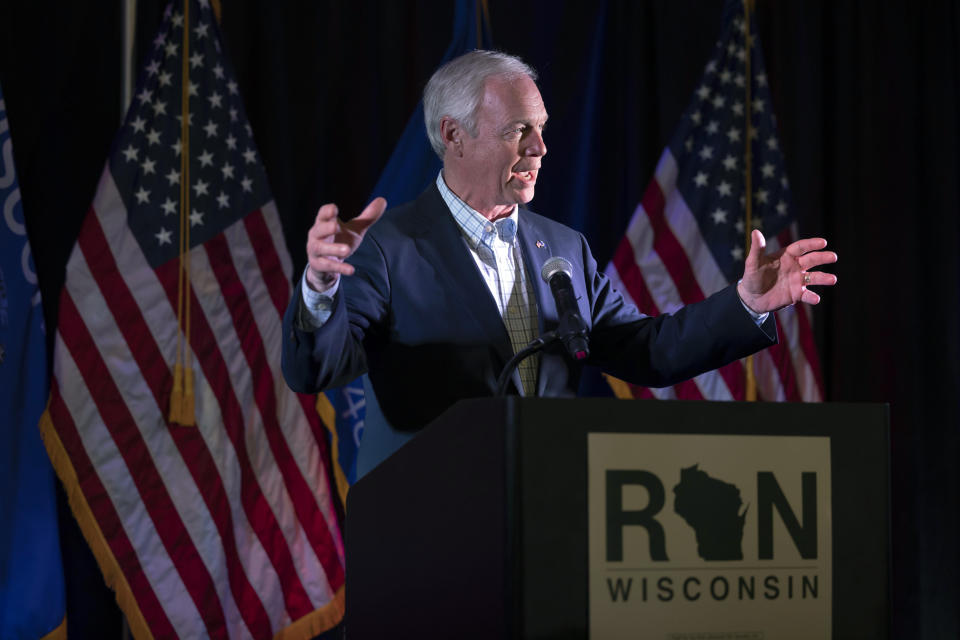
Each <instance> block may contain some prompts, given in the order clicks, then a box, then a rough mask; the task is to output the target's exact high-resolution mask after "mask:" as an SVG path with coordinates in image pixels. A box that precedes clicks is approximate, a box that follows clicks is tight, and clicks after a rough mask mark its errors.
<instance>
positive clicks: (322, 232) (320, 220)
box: [307, 204, 339, 239]
mask: <svg viewBox="0 0 960 640" xmlns="http://www.w3.org/2000/svg"><path fill="white" fill-rule="evenodd" d="M338 211H339V210H338V209H337V205H335V204H325V205H323V206H322V207H320V210H319V211H317V217H316V218H314V220H313V226H312V227H310V231H308V232H307V237H308V239H310V238H326V237H327V236H332V235H333V234H334V233H336V232H337V224H338V223H337V213H338Z"/></svg>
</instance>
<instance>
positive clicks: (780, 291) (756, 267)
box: [737, 230, 837, 313]
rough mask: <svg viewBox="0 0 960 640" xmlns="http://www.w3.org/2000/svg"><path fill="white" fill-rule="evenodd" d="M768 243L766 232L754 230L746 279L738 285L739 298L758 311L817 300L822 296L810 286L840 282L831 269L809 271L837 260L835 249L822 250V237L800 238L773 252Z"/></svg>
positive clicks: (824, 241) (744, 273) (824, 243)
mask: <svg viewBox="0 0 960 640" xmlns="http://www.w3.org/2000/svg"><path fill="white" fill-rule="evenodd" d="M765 246H766V241H765V240H764V238H763V234H762V233H760V232H759V231H757V230H754V232H753V235H752V236H751V243H750V253H749V254H748V255H747V260H746V263H745V265H744V270H743V280H741V282H740V284H739V286H738V287H737V292H738V293H739V294H740V299H741V300H743V302H744V304H746V305H747V306H748V307H750V308H751V309H753V310H754V311H756V312H757V313H766V312H769V311H776V310H778V309H782V308H783V307H786V306H789V305H791V304H795V303H797V302H806V303H807V304H817V303H818V302H820V296H819V295H817V294H816V293H814V292H813V291H810V289H809V288H808V287H810V286H821V285H822V286H829V285H833V284H836V283H837V277H836V276H835V275H833V274H832V273H824V272H822V271H810V269H813V268H814V267H819V266H820V265H824V264H830V263H832V262H836V261H837V254H836V253H834V252H832V251H823V250H822V249H823V248H824V247H826V246H827V241H826V240H824V239H823V238H806V239H804V240H797V241H796V242H794V243H792V244H790V245H788V246H787V247H786V248H784V249H781V250H780V251H777V252H776V253H773V254H770V255H765V254H764V253H763V249H764V247H765Z"/></svg>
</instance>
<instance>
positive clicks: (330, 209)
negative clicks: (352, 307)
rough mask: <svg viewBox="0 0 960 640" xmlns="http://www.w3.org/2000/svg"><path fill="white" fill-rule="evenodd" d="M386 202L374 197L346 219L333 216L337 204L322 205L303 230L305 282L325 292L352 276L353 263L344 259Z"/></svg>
mask: <svg viewBox="0 0 960 640" xmlns="http://www.w3.org/2000/svg"><path fill="white" fill-rule="evenodd" d="M386 208H387V201H386V200H384V199H383V198H374V200H373V202H371V203H370V204H368V205H367V208H366V209H364V210H363V212H362V213H361V214H360V215H359V216H357V217H356V218H353V219H352V220H350V221H349V222H343V221H341V220H340V219H339V218H338V217H337V205H335V204H325V205H323V206H322V207H320V211H318V212H317V218H316V220H314V222H313V226H312V227H310V231H309V232H308V233H307V274H306V277H307V285H308V286H309V287H310V288H311V289H313V290H314V291H320V292H323V291H326V290H327V289H329V288H330V287H332V286H333V285H334V284H335V283H336V282H337V280H338V279H339V278H340V274H341V273H342V274H344V275H347V276H350V275H353V271H354V269H353V265H349V264H347V263H346V262H344V260H346V259H347V258H349V257H350V256H351V255H353V252H354V251H356V250H357V247H359V246H360V242H361V241H363V236H364V235H365V234H366V233H367V229H369V228H370V226H371V225H372V224H373V223H374V222H376V221H377V220H379V219H380V216H382V215H383V212H384V210H385V209H386Z"/></svg>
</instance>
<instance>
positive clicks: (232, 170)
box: [42, 0, 344, 638]
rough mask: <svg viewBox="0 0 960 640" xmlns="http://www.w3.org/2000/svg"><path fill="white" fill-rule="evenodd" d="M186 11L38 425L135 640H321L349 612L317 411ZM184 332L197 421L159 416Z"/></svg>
mask: <svg viewBox="0 0 960 640" xmlns="http://www.w3.org/2000/svg"><path fill="white" fill-rule="evenodd" d="M177 4H178V6H177V8H176V9H174V8H172V7H168V9H167V11H166V13H165V17H164V20H163V24H162V26H161V29H160V33H159V35H158V36H157V37H156V39H155V40H154V42H153V47H152V55H151V56H149V61H148V63H147V65H146V67H145V69H144V70H143V71H142V73H141V77H140V81H139V84H138V88H137V92H136V95H135V98H134V100H133V104H132V105H131V107H130V109H129V112H128V113H127V115H126V119H125V122H124V124H123V126H122V127H121V129H120V131H119V133H118V134H117V137H116V139H115V141H114V144H113V150H112V152H111V154H110V157H109V159H108V160H107V165H106V167H105V169H104V172H103V175H102V177H101V180H100V184H99V186H98V188H97V192H96V195H95V197H94V201H93V204H92V206H91V208H90V210H89V211H88V213H87V216H86V218H85V220H84V224H83V228H82V230H81V232H80V236H79V238H78V240H77V243H76V246H75V247H74V249H73V252H72V254H71V256H70V260H69V263H68V265H67V280H66V285H65V287H64V291H63V293H62V296H61V299H60V310H59V322H58V329H57V334H56V342H55V353H54V376H53V381H52V384H51V395H50V400H49V405H48V409H47V412H46V414H45V416H44V419H43V423H42V430H43V432H44V436H45V441H46V444H47V449H48V451H49V453H50V456H51V459H52V460H53V462H54V466H55V467H56V469H57V471H58V473H59V475H60V477H61V478H62V479H63V481H64V485H65V487H66V489H67V491H68V494H69V496H70V502H71V506H72V508H73V510H74V513H75V515H76V517H77V519H78V521H79V522H80V524H81V527H82V529H83V531H84V534H85V536H86V538H87V540H88V542H89V543H90V545H91V547H92V549H93V551H94V554H95V555H96V557H97V560H98V562H99V564H100V567H101V569H102V570H103V572H104V575H105V578H106V580H107V583H108V584H109V585H111V586H112V587H113V588H114V589H115V590H116V591H117V600H118V602H119V603H120V605H121V607H122V609H123V611H124V613H125V614H126V617H127V620H128V622H129V624H130V627H131V629H132V631H133V633H134V636H135V637H137V638H147V637H162V638H176V637H179V638H200V637H214V638H227V637H231V638H233V637H237V638H249V637H252V638H271V637H274V636H275V635H276V634H277V633H279V632H281V631H284V633H285V634H288V635H285V637H294V638H301V637H312V636H313V635H315V634H317V633H320V632H322V631H324V630H326V629H328V628H330V627H331V626H333V625H335V624H336V623H337V622H339V620H340V619H341V617H342V614H343V602H344V600H343V584H344V556H343V543H342V540H341V535H340V531H339V526H338V522H337V517H336V515H335V509H334V504H333V502H332V501H331V495H332V493H331V486H330V479H329V475H328V470H327V466H326V465H327V463H326V462H325V461H326V460H327V451H326V447H327V444H326V437H325V433H324V430H323V427H322V426H321V424H320V421H319V419H318V416H317V414H316V412H315V410H314V406H313V403H314V397H312V396H297V395H296V394H293V393H292V392H291V391H290V390H289V389H288V388H287V386H286V384H285V383H284V381H283V377H282V375H281V372H280V355H279V354H280V340H281V337H280V324H281V318H282V315H283V311H284V309H285V307H286V304H287V301H288V299H289V296H290V293H291V285H290V281H291V271H292V265H291V261H290V257H289V255H288V253H287V250H286V247H285V244H284V238H283V234H282V231H281V227H280V222H279V218H278V215H277V211H276V207H275V205H274V202H273V200H272V197H271V195H270V192H269V187H268V185H267V179H266V175H265V173H264V170H263V167H262V165H261V162H260V158H259V156H258V153H257V150H256V145H255V144H254V140H253V136H252V132H251V130H250V126H249V124H248V123H247V120H246V116H245V114H244V110H243V105H242V102H241V98H240V94H239V92H238V87H237V83H236V81H235V80H234V77H233V74H232V71H231V70H230V67H229V64H228V63H227V61H226V59H225V57H224V56H223V54H222V50H221V44H220V35H219V30H218V27H217V22H216V20H215V18H214V16H213V14H212V12H211V10H210V7H209V5H208V3H207V2H206V1H204V0H201V1H200V2H197V1H196V0H192V1H190V2H189V4H187V3H177ZM185 35H187V36H188V41H186V42H185V41H184V36H185ZM185 48H186V49H188V53H187V56H186V64H187V67H188V72H187V75H188V78H186V79H185V78H184V77H183V71H182V69H183V66H184V53H185ZM184 81H186V88H187V91H188V94H189V110H188V113H189V115H188V116H187V118H188V123H189V137H188V138H187V140H186V141H185V140H182V139H181V123H182V113H181V104H182V93H181V87H182V85H183V83H184ZM185 149H189V159H188V160H189V178H188V184H186V185H185V186H187V187H188V188H189V197H190V208H189V213H186V212H184V213H185V214H186V216H187V217H186V220H187V222H188V223H189V229H190V235H189V238H190V245H189V265H190V268H189V286H188V287H187V289H186V296H187V297H186V299H187V300H189V301H190V305H191V309H190V313H189V317H186V316H184V317H183V321H182V322H178V274H179V269H180V267H179V265H180V261H179V260H178V255H179V249H178V244H179V239H180V238H179V233H180V231H179V229H180V224H179V222H178V221H179V219H180V218H179V216H180V211H179V202H180V182H181V180H183V176H182V175H181V155H182V152H183V151H184V150H185ZM178 327H179V328H178ZM187 327H189V330H187ZM180 336H184V337H182V338H180V339H182V340H184V341H186V340H187V338H186V336H189V341H188V342H185V344H187V345H188V347H185V348H188V349H189V357H190V359H191V360H192V366H193V371H194V378H193V382H194V384H193V393H194V397H195V416H196V426H184V425H182V424H178V423H176V422H173V421H171V420H168V417H167V416H168V412H169V408H170V397H171V389H172V387H173V366H174V363H175V362H176V360H177V356H176V352H177V349H178V337H180Z"/></svg>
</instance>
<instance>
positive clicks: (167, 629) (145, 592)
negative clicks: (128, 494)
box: [50, 291, 176, 638]
mask: <svg viewBox="0 0 960 640" xmlns="http://www.w3.org/2000/svg"><path fill="white" fill-rule="evenodd" d="M68 295H69V294H67V293H66V291H64V294H63V295H62V296H61V299H63V298H65V297H67V296H68ZM50 419H51V421H52V422H53V424H54V427H55V428H56V431H57V436H58V437H59V438H60V441H61V442H62V443H63V448H64V450H65V451H67V452H69V456H70V464H71V465H72V466H73V469H74V471H75V472H76V474H77V480H78V484H79V487H80V490H81V491H82V492H83V496H84V498H85V499H86V501H87V505H88V506H89V507H90V512H91V513H92V514H93V517H94V519H96V521H97V526H98V527H99V528H100V533H102V534H103V538H104V540H105V541H106V543H107V545H108V546H109V547H110V552H111V553H112V554H113V557H114V559H115V560H116V561H117V563H118V564H119V565H120V567H121V570H122V571H123V573H124V576H125V577H126V580H127V584H129V585H130V591H131V592H132V593H133V597H134V598H135V599H136V601H137V607H138V608H139V609H140V613H141V614H143V617H144V619H145V620H146V622H147V625H148V626H149V627H150V629H151V630H152V631H153V634H154V637H158V638H170V637H174V636H175V635H176V634H175V632H174V630H173V625H172V624H171V623H170V619H169V618H167V614H166V612H165V611H164V610H163V606H161V604H160V600H159V599H158V598H157V594H156V593H155V592H154V591H153V587H152V586H151V585H150V581H149V580H147V576H146V573H144V570H143V566H141V564H140V560H139V559H138V558H137V554H136V552H135V551H134V549H133V545H132V544H131V543H130V539H129V538H128V537H127V533H126V531H125V530H124V528H123V525H122V524H121V523H120V516H119V515H118V514H117V511H116V509H115V508H114V506H113V502H112V501H111V500H110V496H109V495H108V494H107V490H106V488H105V487H104V486H103V484H102V483H101V482H100V477H99V476H98V475H97V473H96V471H95V470H94V468H93V463H92V462H91V461H90V458H89V457H88V456H87V452H86V449H84V446H83V442H82V440H81V439H80V434H79V432H78V431H77V425H76V424H75V423H74V421H73V416H71V415H70V410H69V409H67V406H66V405H65V404H64V401H63V396H61V395H60V386H59V383H58V381H57V378H56V377H54V378H52V379H51V381H50Z"/></svg>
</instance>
